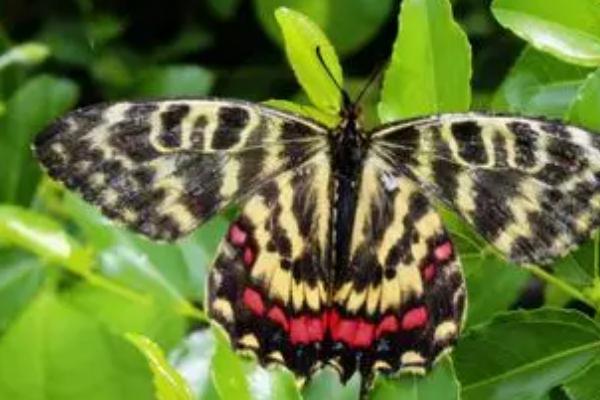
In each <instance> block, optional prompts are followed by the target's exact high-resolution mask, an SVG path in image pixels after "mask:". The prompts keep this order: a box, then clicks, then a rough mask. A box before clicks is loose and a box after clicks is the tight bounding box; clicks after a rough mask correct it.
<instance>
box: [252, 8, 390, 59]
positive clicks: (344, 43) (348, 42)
mask: <svg viewBox="0 0 600 400" xmlns="http://www.w3.org/2000/svg"><path fill="white" fill-rule="evenodd" d="M394 3H395V2H394V0H377V1H364V0H254V8H255V11H256V14H257V16H258V18H259V20H260V21H261V23H262V26H263V28H264V29H265V31H266V32H267V34H268V35H269V36H270V37H271V38H272V39H273V40H276V41H277V42H281V35H280V32H279V30H278V29H277V23H276V21H275V18H273V12H274V11H275V10H276V9H277V8H279V7H289V8H291V9H294V10H297V11H299V12H301V13H303V14H305V15H307V16H308V17H309V18H310V19H311V20H313V21H314V22H315V23H317V25H319V26H320V27H321V28H322V29H323V30H324V31H325V32H326V33H327V36H328V37H329V38H331V41H332V43H333V44H334V45H335V48H336V49H337V50H338V51H339V52H340V54H349V53H352V52H356V51H357V50H359V49H360V48H362V47H363V46H364V45H365V44H367V43H369V41H370V40H371V39H372V38H373V36H375V35H376V34H377V32H378V31H379V29H380V28H381V27H382V26H383V24H384V23H385V22H386V21H387V19H388V17H389V14H390V11H391V10H392V9H393V7H394Z"/></svg>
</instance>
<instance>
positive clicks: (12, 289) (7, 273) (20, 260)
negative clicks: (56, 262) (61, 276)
mask: <svg viewBox="0 0 600 400" xmlns="http://www.w3.org/2000/svg"><path fill="white" fill-rule="evenodd" d="M43 280H44V269H43V267H42V265H40V263H39V262H38V260H36V259H34V258H32V257H24V256H23V255H22V254H21V253H20V252H10V251H8V250H1V251H0V335H1V334H2V333H3V332H4V331H5V330H6V329H7V328H8V327H9V326H10V325H9V324H10V323H11V322H12V321H13V319H14V318H15V317H16V316H17V315H18V314H19V312H21V311H22V310H23V309H24V308H25V307H26V306H27V304H28V303H29V301H30V300H31V299H32V298H33V296H34V295H35V293H36V292H37V290H38V289H39V288H40V286H41V284H42V282H43Z"/></svg>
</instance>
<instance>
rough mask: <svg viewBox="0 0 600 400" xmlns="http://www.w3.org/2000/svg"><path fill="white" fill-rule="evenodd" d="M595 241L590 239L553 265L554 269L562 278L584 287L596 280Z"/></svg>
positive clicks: (576, 285)
mask: <svg viewBox="0 0 600 400" xmlns="http://www.w3.org/2000/svg"><path fill="white" fill-rule="evenodd" d="M594 254H595V250H594V243H593V242H592V241H588V242H586V243H584V244H583V245H581V246H579V247H578V248H577V249H576V250H574V251H572V252H571V253H569V254H568V255H566V256H565V257H563V258H562V259H560V260H558V261H557V262H555V263H554V264H553V265H552V271H553V272H554V274H555V275H556V276H557V277H558V278H560V279H561V280H563V281H565V282H568V283H569V284H571V285H573V286H575V287H578V288H584V287H588V286H591V285H592V284H593V282H594Z"/></svg>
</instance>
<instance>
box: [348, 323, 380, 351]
mask: <svg viewBox="0 0 600 400" xmlns="http://www.w3.org/2000/svg"><path fill="white" fill-rule="evenodd" d="M374 335H375V326H374V325H373V324H370V323H368V322H366V321H363V320H360V321H359V322H358V325H357V329H356V335H355V336H354V340H353V341H352V343H351V344H352V345H353V346H354V347H369V346H370V345H371V343H373V338H374Z"/></svg>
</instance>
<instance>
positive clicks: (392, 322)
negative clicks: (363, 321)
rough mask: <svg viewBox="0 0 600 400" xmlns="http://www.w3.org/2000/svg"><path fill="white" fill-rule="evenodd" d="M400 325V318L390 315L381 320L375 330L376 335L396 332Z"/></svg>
mask: <svg viewBox="0 0 600 400" xmlns="http://www.w3.org/2000/svg"><path fill="white" fill-rule="evenodd" d="M399 328H400V326H399V325H398V319H397V318H396V317H395V316H393V315H388V316H386V317H385V318H384V319H382V320H381V322H380V323H379V325H377V329H376V330H375V337H377V338H379V337H380V336H381V335H383V334H385V333H388V332H396V331H397V330H398V329H399Z"/></svg>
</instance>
